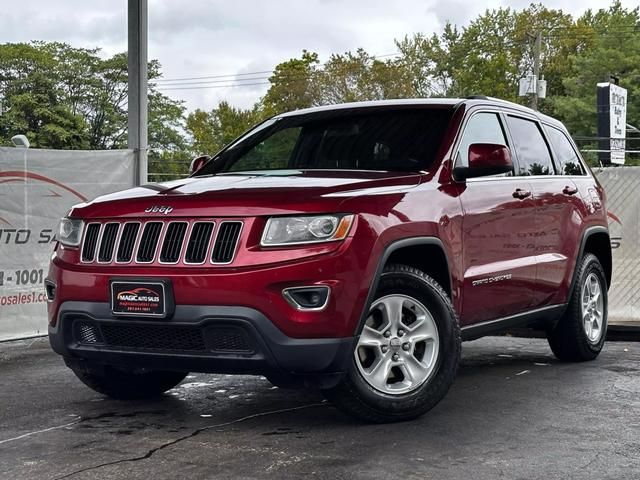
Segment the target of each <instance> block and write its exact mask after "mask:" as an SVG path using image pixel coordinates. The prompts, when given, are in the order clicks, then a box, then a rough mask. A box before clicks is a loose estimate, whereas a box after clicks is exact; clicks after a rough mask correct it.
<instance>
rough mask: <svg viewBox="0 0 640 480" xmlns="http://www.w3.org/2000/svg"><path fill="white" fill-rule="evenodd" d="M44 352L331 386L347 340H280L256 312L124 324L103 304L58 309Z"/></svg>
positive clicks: (180, 313) (212, 312)
mask: <svg viewBox="0 0 640 480" xmlns="http://www.w3.org/2000/svg"><path fill="white" fill-rule="evenodd" d="M49 340H50V342H51V346H52V348H53V349H54V351H56V352H57V353H59V354H60V355H62V356H64V357H65V359H66V360H67V363H70V364H75V365H77V366H78V367H80V368H81V367H82V365H83V364H107V365H120V366H126V367H129V368H151V369H158V370H176V371H189V372H209V373H244V374H256V375H265V376H267V377H269V378H270V379H273V380H276V381H278V382H279V383H283V384H287V383H300V382H305V383H311V384H316V385H320V386H322V387H325V388H326V387H329V386H332V385H334V384H335V383H336V382H337V381H339V379H340V378H341V376H342V374H343V373H344V372H345V371H346V369H347V367H348V364H349V360H350V358H351V352H352V351H353V350H352V348H353V341H354V339H353V337H347V338H331V339H328V338H319V339H298V338H291V337H288V336H286V335H285V334H284V333H283V332H282V331H281V330H279V329H278V328H277V327H276V326H275V325H274V324H273V323H272V322H271V321H270V320H269V319H268V318H266V317H265V316H264V315H263V314H262V313H260V312H258V311H257V310H254V309H251V308H246V307H230V306H202V305H178V306H176V310H175V313H174V314H173V316H172V318H171V319H170V320H159V321H158V320H142V319H129V318H126V319H123V318H116V317H114V316H113V315H112V313H111V311H110V307H109V304H108V303H101V302H64V303H63V304H62V305H61V307H60V309H59V314H58V321H57V323H56V325H55V326H54V327H52V326H50V327H49Z"/></svg>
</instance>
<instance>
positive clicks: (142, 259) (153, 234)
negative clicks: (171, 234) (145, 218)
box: [136, 222, 162, 263]
mask: <svg viewBox="0 0 640 480" xmlns="http://www.w3.org/2000/svg"><path fill="white" fill-rule="evenodd" d="M160 232H162V222H149V223H147V224H146V225H145V226H144V230H143V231H142V238H141V239H140V245H138V254H137V255H136V261H137V262H138V263H151V262H153V259H154V258H155V257H156V250H157V248H158V239H159V238H160Z"/></svg>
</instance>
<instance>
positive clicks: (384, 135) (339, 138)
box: [198, 107, 451, 175]
mask: <svg viewBox="0 0 640 480" xmlns="http://www.w3.org/2000/svg"><path fill="white" fill-rule="evenodd" d="M450 117H451V109H450V108H433V107H431V108H424V107H422V108H419V109H418V108H411V109H402V110H399V109H398V110H389V109H385V110H384V111H380V110H375V111H368V110H366V109H357V110H352V109H349V110H347V109H345V110H335V111H329V112H326V111H325V112H314V113H310V114H304V115H292V116H285V117H282V118H280V119H278V120H277V121H276V122H274V123H273V125H271V126H269V127H267V128H262V129H260V130H256V132H255V133H253V134H252V133H251V132H249V134H247V135H246V136H245V137H244V138H243V139H242V140H241V141H239V142H237V143H235V144H234V145H233V148H230V149H227V150H226V151H223V152H222V153H221V154H220V155H219V156H218V157H217V158H215V159H214V161H213V162H209V164H207V166H205V167H204V168H203V169H202V170H200V171H199V172H198V175H207V174H213V173H219V172H240V171H260V170H274V169H278V170H279V169H296V170H309V169H337V170H344V169H351V170H389V171H419V170H425V169H428V168H429V166H430V165H431V164H432V163H433V161H434V159H435V156H436V153H437V152H438V149H439V148H440V144H441V142H442V139H443V136H444V133H445V132H446V130H447V127H448V125H449V120H450Z"/></svg>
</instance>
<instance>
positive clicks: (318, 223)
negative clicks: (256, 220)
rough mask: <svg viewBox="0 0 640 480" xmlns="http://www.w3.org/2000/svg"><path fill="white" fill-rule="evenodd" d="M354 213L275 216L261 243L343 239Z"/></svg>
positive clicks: (298, 242)
mask: <svg viewBox="0 0 640 480" xmlns="http://www.w3.org/2000/svg"><path fill="white" fill-rule="evenodd" d="M352 223H353V215H346V214H331V215H314V216H296V217H273V218H270V219H269V220H268V221H267V225H266V227H265V228H264V233H263V234H262V241H261V242H260V244H261V245H262V246H264V247H273V246H278V245H296V244H302V243H318V242H329V241H334V240H343V239H344V238H345V237H346V236H347V234H348V233H349V229H350V228H351V224H352Z"/></svg>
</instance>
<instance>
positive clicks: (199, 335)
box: [73, 319, 254, 353]
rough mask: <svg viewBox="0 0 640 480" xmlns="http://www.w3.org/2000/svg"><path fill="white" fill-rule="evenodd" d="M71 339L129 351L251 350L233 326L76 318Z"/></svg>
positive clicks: (238, 330) (252, 350)
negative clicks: (157, 323) (135, 323)
mask: <svg viewBox="0 0 640 480" xmlns="http://www.w3.org/2000/svg"><path fill="white" fill-rule="evenodd" d="M73 336H74V340H75V341H76V342H77V343H78V344H80V345H96V346H101V347H103V348H104V347H111V348H118V349H129V350H145V351H186V352H226V353H252V352H254V349H253V347H252V344H251V341H250V340H249V338H248V336H247V334H246V333H245V331H244V330H243V329H241V328H238V327H234V326H211V327H208V328H206V329H205V330H203V329H202V328H200V327H195V326H176V325H143V324H139V325H130V324H121V325H118V324H108V323H99V322H94V321H90V320H84V319H77V320H76V321H75V322H74V324H73Z"/></svg>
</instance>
